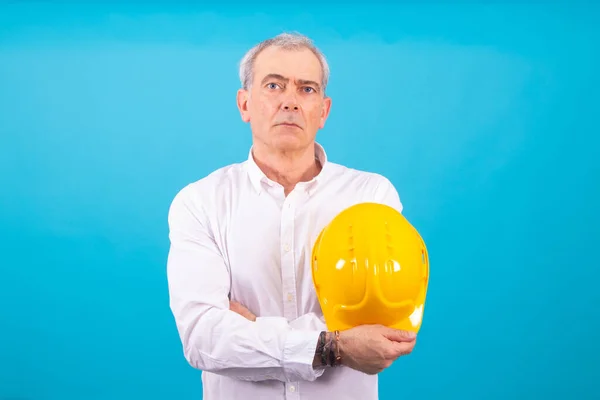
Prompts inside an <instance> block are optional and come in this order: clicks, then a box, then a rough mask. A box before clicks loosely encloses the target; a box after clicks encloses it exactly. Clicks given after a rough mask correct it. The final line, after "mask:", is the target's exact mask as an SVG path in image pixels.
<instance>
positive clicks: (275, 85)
mask: <svg viewBox="0 0 600 400" xmlns="http://www.w3.org/2000/svg"><path fill="white" fill-rule="evenodd" d="M278 87H280V86H279V85H278V84H276V83H274V82H271V83H267V88H268V89H273V90H274V89H277V88H278Z"/></svg>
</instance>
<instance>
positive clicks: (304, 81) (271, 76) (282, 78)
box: [262, 74, 321, 90]
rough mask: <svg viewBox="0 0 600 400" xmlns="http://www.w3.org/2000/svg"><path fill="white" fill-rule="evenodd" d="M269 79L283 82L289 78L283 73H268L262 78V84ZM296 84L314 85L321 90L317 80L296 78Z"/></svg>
mask: <svg viewBox="0 0 600 400" xmlns="http://www.w3.org/2000/svg"><path fill="white" fill-rule="evenodd" d="M271 79H277V80H280V81H284V82H286V83H287V82H289V81H290V80H289V79H288V78H286V77H285V76H283V75H279V74H268V75H267V76H265V77H264V78H263V80H262V84H263V85H264V84H265V83H267V82H268V81H269V80H271ZM298 84H300V85H309V86H315V87H316V88H317V89H318V90H321V85H319V84H318V83H317V82H315V81H311V80H307V79H298Z"/></svg>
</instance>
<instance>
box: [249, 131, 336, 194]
mask: <svg viewBox="0 0 600 400" xmlns="http://www.w3.org/2000/svg"><path fill="white" fill-rule="evenodd" d="M253 147H254V146H252V147H251V148H250V151H249V152H248V160H247V162H246V165H247V168H248V176H249V177H250V181H251V182H252V186H254V188H255V189H256V191H257V192H258V193H260V192H261V191H262V190H263V189H264V188H263V184H267V185H269V186H275V185H277V183H276V182H273V181H272V180H271V179H269V178H268V177H267V176H266V175H265V173H264V172H263V171H262V170H261V169H260V167H259V166H258V165H257V164H256V161H254V156H253V155H252V149H253ZM315 159H316V160H318V161H319V163H320V164H321V171H320V172H319V174H318V175H317V176H315V177H314V178H313V179H311V180H310V181H308V182H299V183H298V184H297V185H296V187H302V188H304V189H305V190H306V191H307V192H308V193H309V194H310V193H311V192H312V190H314V189H315V188H316V187H317V186H318V184H319V182H320V181H322V180H323V177H324V176H325V175H326V173H327V169H328V163H327V153H325V149H324V148H323V146H321V145H320V144H319V143H316V142H315Z"/></svg>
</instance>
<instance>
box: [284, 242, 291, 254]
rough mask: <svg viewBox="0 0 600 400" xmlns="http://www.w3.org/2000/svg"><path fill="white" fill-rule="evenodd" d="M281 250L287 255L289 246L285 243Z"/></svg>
mask: <svg viewBox="0 0 600 400" xmlns="http://www.w3.org/2000/svg"><path fill="white" fill-rule="evenodd" d="M283 249H284V250H285V252H286V253H287V252H288V251H290V245H289V244H287V243H286V244H285V245H284V246H283Z"/></svg>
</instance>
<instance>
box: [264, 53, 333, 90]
mask: <svg viewBox="0 0 600 400" xmlns="http://www.w3.org/2000/svg"><path fill="white" fill-rule="evenodd" d="M268 75H279V76H282V77H285V78H286V79H290V80H294V81H298V80H299V81H314V82H318V83H319V84H320V83H321V82H322V79H323V69H322V67H321V63H320V62H319V59H318V57H317V56H316V55H315V54H314V53H313V52H312V51H311V50H310V49H307V48H302V49H283V48H280V47H268V48H266V49H265V50H263V51H262V52H260V53H259V54H258V56H257V57H256V60H255V63H254V77H253V81H254V83H255V84H260V83H261V82H262V80H263V79H264V78H265V77H266V76H268Z"/></svg>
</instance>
